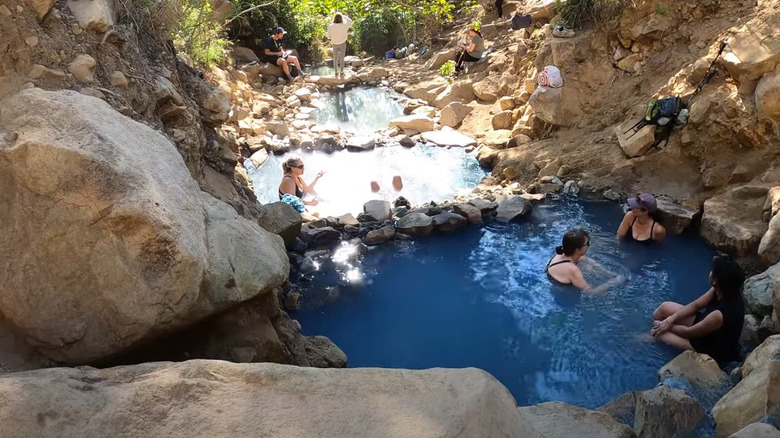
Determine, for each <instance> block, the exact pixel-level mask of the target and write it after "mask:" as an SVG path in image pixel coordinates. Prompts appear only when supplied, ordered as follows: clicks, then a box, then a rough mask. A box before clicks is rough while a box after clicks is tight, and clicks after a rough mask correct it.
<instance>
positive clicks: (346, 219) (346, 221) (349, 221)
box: [338, 213, 360, 227]
mask: <svg viewBox="0 0 780 438" xmlns="http://www.w3.org/2000/svg"><path fill="white" fill-rule="evenodd" d="M338 222H339V225H344V226H347V225H349V226H353V227H357V226H360V222H358V220H357V219H355V216H352V214H350V213H347V214H344V215H341V216H339V217H338Z"/></svg>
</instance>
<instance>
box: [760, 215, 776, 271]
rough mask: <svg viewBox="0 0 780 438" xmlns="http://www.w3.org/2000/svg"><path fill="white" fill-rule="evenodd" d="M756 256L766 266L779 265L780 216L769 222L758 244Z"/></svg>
mask: <svg viewBox="0 0 780 438" xmlns="http://www.w3.org/2000/svg"><path fill="white" fill-rule="evenodd" d="M758 256H759V257H761V260H762V261H763V262H764V263H766V264H768V265H771V264H774V263H780V214H776V215H774V217H772V220H770V221H769V227H768V228H767V231H766V233H764V235H763V237H761V241H760V242H759V244H758Z"/></svg>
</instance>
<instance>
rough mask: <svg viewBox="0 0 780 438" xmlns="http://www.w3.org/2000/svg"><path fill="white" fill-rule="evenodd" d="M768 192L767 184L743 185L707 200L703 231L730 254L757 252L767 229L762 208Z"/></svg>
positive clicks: (717, 246) (701, 232)
mask: <svg viewBox="0 0 780 438" xmlns="http://www.w3.org/2000/svg"><path fill="white" fill-rule="evenodd" d="M768 191H769V188H768V187H764V186H741V187H735V188H733V189H731V190H729V191H727V192H726V193H723V194H721V195H718V196H715V197H713V198H710V199H708V200H706V201H705V202H704V214H703V215H702V219H701V227H700V230H699V234H701V237H702V238H704V240H705V241H707V242H709V243H710V244H711V245H713V246H715V247H716V248H718V249H720V250H722V251H726V252H728V253H730V254H733V255H738V256H748V255H754V254H756V252H757V251H758V245H759V243H760V241H761V238H762V237H763V236H764V233H765V232H766V230H767V224H766V223H764V222H763V221H762V220H761V216H762V214H761V211H762V207H763V205H764V200H765V199H766V194H767V192H768Z"/></svg>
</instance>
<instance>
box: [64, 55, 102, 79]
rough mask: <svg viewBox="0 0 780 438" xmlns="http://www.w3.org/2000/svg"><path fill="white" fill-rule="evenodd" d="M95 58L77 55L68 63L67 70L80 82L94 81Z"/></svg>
mask: <svg viewBox="0 0 780 438" xmlns="http://www.w3.org/2000/svg"><path fill="white" fill-rule="evenodd" d="M95 65H96V63H95V59H94V58H93V57H91V56H89V55H79V56H77V57H76V59H74V60H73V62H71V63H70V65H68V71H69V72H70V74H72V75H73V77H75V78H76V79H77V80H79V81H81V82H94V81H95V76H94V75H95Z"/></svg>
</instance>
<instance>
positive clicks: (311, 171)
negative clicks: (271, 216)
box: [245, 146, 487, 217]
mask: <svg viewBox="0 0 780 438" xmlns="http://www.w3.org/2000/svg"><path fill="white" fill-rule="evenodd" d="M290 157H299V158H301V159H302V160H303V162H304V165H305V172H304V175H303V179H304V180H305V181H306V182H307V183H311V181H312V180H313V179H314V177H315V176H316V175H317V172H319V171H321V170H322V171H325V175H324V176H323V177H322V178H321V179H320V180H319V182H317V185H316V186H315V189H316V191H317V193H318V196H319V205H317V206H316V207H307V209H308V210H309V211H311V212H318V213H319V214H320V216H321V217H326V216H338V215H342V214H344V213H352V214H354V215H355V216H357V214H359V213H361V212H362V211H363V204H364V203H365V202H366V201H369V200H371V199H380V198H382V197H384V198H385V199H387V200H388V201H391V202H392V201H393V200H394V199H396V198H397V197H398V196H404V197H405V198H407V199H408V200H409V201H410V202H411V203H412V204H422V203H424V202H429V201H437V202H439V201H444V200H447V199H452V197H453V196H454V195H455V194H456V193H457V192H458V191H459V190H464V189H471V188H473V187H476V186H477V185H478V184H479V182H480V181H481V180H482V178H483V177H484V176H485V175H487V174H486V172H485V171H484V170H482V169H481V168H480V167H479V163H478V162H477V160H476V158H475V157H474V155H473V153H472V154H467V153H466V152H464V150H463V149H460V148H451V149H444V148H440V147H436V146H416V147H413V148H408V149H407V148H404V147H400V146H388V147H380V148H376V149H374V150H372V151H367V152H348V151H339V152H334V153H333V154H325V153H321V152H305V151H296V152H294V153H287V154H284V155H281V156H270V157H269V158H268V160H267V161H266V162H265V164H263V165H262V166H261V167H260V168H259V169H257V168H255V167H254V166H252V164H251V163H250V162H249V160H247V161H246V162H245V165H246V167H247V170H248V171H249V175H250V176H251V178H252V183H253V185H254V189H255V193H257V198H258V201H259V202H260V203H263V204H266V203H269V202H277V201H278V200H279V194H278V191H279V183H280V182H281V180H282V175H283V173H282V163H283V162H284V161H285V160H287V159H288V158H290ZM394 175H400V176H401V178H402V179H403V182H404V188H403V190H402V191H401V192H395V191H393V190H392V187H391V182H392V178H393V176H394ZM371 181H378V182H379V184H380V186H381V188H382V191H381V192H380V193H378V194H376V193H371V190H370V182H371Z"/></svg>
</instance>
